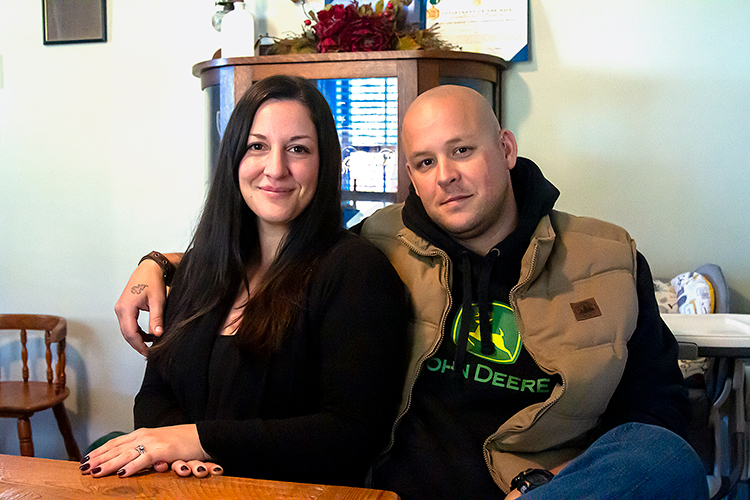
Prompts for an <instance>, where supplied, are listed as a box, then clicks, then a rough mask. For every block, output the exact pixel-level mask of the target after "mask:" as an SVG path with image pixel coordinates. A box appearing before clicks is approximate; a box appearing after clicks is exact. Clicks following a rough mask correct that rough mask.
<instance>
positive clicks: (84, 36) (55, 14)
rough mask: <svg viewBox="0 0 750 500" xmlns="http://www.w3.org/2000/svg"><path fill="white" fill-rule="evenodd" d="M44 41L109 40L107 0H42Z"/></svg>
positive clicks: (53, 42) (54, 43)
mask: <svg viewBox="0 0 750 500" xmlns="http://www.w3.org/2000/svg"><path fill="white" fill-rule="evenodd" d="M42 29H43V31H44V33H43V35H44V39H43V41H44V45H57V44H61V43H95V42H106V41H107V2H106V0H42Z"/></svg>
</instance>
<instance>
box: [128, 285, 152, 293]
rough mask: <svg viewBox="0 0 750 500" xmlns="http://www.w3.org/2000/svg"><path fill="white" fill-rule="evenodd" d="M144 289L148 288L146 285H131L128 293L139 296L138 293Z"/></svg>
mask: <svg viewBox="0 0 750 500" xmlns="http://www.w3.org/2000/svg"><path fill="white" fill-rule="evenodd" d="M146 288H148V285H143V284H138V285H133V286H132V287H131V288H130V293H132V294H133V295H140V293H141V292H142V291H143V290H145V289H146Z"/></svg>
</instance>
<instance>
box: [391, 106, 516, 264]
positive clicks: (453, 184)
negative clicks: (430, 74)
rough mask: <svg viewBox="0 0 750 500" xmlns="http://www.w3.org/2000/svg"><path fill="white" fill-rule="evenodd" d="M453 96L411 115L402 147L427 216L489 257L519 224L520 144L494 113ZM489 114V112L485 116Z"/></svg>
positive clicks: (404, 133) (415, 110)
mask: <svg viewBox="0 0 750 500" xmlns="http://www.w3.org/2000/svg"><path fill="white" fill-rule="evenodd" d="M454 97H455V96H452V95H448V96H443V97H440V98H436V99H428V100H426V101H423V102H422V103H419V104H418V105H415V106H414V107H413V109H410V110H409V113H407V115H406V117H405V119H404V125H403V129H402V144H403V148H404V151H405V154H406V163H407V168H408V171H409V177H410V178H411V181H412V183H413V184H414V188H415V189H416V191H417V194H418V195H419V197H420V199H421V200H422V204H423V205H424V207H425V210H426V211H427V215H429V216H430V218H431V219H432V220H433V221H434V222H435V223H436V224H437V225H438V226H440V227H441V228H443V230H445V231H446V232H447V233H448V234H449V235H450V236H451V237H452V238H453V239H455V240H456V241H458V242H459V243H462V244H463V245H464V246H466V247H467V248H470V249H471V250H474V251H475V252H477V253H480V254H484V253H486V252H488V251H489V250H490V249H491V248H492V246H494V245H495V244H497V243H498V242H499V241H501V240H502V239H503V238H505V236H507V235H508V234H509V233H510V232H511V231H512V230H513V229H514V228H515V224H516V214H517V209H516V203H515V198H514V196H513V188H512V186H511V183H510V169H512V168H513V167H514V166H515V159H516V156H515V139H514V138H513V134H512V133H510V132H509V131H507V130H503V131H499V130H498V126H497V122H496V121H495V122H494V126H493V124H491V123H489V122H488V121H487V120H488V119H489V120H495V118H494V115H492V112H491V110H490V111H489V113H490V115H491V116H490V117H487V116H486V110H483V109H480V107H478V106H476V105H475V102H474V101H473V100H472V99H468V100H467V99H462V98H461V95H460V94H459V95H458V96H457V97H455V98H454ZM483 111H484V113H483Z"/></svg>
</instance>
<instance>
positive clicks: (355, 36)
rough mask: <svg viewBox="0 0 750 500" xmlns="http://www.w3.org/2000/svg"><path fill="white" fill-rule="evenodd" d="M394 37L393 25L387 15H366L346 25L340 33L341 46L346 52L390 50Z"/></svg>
mask: <svg viewBox="0 0 750 500" xmlns="http://www.w3.org/2000/svg"><path fill="white" fill-rule="evenodd" d="M394 38H395V37H394V34H393V27H392V26H391V25H390V24H389V23H388V21H387V19H386V18H385V17H381V16H366V17H360V18H359V19H356V20H353V21H352V22H350V23H348V24H347V25H346V26H345V27H344V29H343V30H342V31H341V33H340V34H339V47H340V49H341V50H343V51H346V52H372V51H378V50H388V49H390V48H391V46H392V44H393V40H394Z"/></svg>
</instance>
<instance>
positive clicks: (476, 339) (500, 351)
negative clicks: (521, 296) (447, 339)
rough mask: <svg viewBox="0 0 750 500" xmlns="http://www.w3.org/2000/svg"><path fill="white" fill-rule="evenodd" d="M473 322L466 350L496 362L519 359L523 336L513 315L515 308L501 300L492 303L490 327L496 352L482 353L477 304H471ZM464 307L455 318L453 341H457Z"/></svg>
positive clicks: (510, 362) (513, 361)
mask: <svg viewBox="0 0 750 500" xmlns="http://www.w3.org/2000/svg"><path fill="white" fill-rule="evenodd" d="M471 312H472V315H473V322H472V323H471V324H470V325H469V343H468V345H467V346H466V351H467V352H470V353H472V354H473V355H474V356H477V357H479V358H482V359H486V360H487V361H492V362H494V363H504V364H513V363H515V362H516V359H518V353H520V352H521V336H520V335H519V334H518V326H517V325H516V318H515V317H514V316H513V310H512V309H511V308H510V307H509V306H507V305H505V304H501V303H499V302H493V303H492V310H490V328H491V329H492V343H493V344H494V346H495V352H493V353H492V354H490V355H489V356H488V355H486V354H482V344H481V342H480V338H481V337H480V336H479V307H478V306H477V304H472V305H471ZM462 316H463V308H461V309H460V310H459V311H458V314H456V319H454V320H453V332H452V337H453V343H454V344H455V343H457V340H458V332H459V329H460V325H461V317H462Z"/></svg>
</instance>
